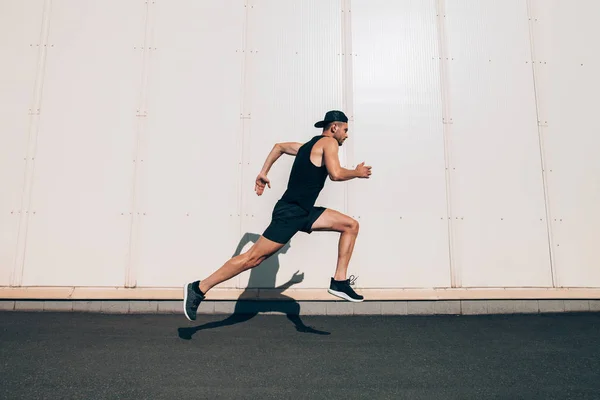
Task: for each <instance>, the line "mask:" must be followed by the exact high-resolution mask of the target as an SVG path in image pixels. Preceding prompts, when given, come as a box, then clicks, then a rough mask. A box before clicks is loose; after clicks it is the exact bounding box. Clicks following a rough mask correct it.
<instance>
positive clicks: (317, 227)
mask: <svg viewBox="0 0 600 400" xmlns="http://www.w3.org/2000/svg"><path fill="white" fill-rule="evenodd" d="M354 224H356V220H355V219H354V218H352V217H349V216H348V215H346V214H343V213H341V212H339V211H336V210H332V209H330V208H328V209H326V210H325V211H324V212H323V214H321V216H320V217H319V218H318V219H317V220H316V221H315V222H314V224H312V230H313V231H335V232H343V231H345V230H347V229H348V228H350V227H352V226H353V225H354Z"/></svg>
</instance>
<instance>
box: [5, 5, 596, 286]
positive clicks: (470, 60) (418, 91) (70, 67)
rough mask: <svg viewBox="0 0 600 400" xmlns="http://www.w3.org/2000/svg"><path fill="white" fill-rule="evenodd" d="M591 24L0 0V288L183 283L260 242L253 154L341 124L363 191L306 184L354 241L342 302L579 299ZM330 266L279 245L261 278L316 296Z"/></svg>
mask: <svg viewBox="0 0 600 400" xmlns="http://www.w3.org/2000/svg"><path fill="white" fill-rule="evenodd" d="M598 15H600V6H599V5H598V4H597V2H595V1H594V0H587V1H586V0H577V1H574V2H565V1H559V0H552V1H546V0H529V1H526V0H510V1H507V0H484V1H474V0H402V1H397V2H392V1H385V0H369V1H367V0H227V1H223V0H201V1H196V0H176V1H168V2H167V1H165V0H154V1H143V0H135V1H134V0H129V1H125V2H123V1H117V0H102V1H92V0H77V1H75V0H28V1H17V0H0V52H1V54H2V60H3V62H2V63H0V187H1V188H2V196H0V285H4V286H9V285H10V286H40V285H41V286H111V287H123V286H127V287H134V286H137V287H175V286H179V285H181V284H182V283H183V282H185V281H188V280H191V279H197V278H202V277H203V276H206V275H207V274H209V273H211V272H212V271H213V270H214V269H216V268H218V267H219V266H220V265H221V264H222V263H223V262H224V261H226V260H227V259H228V258H229V257H230V256H231V255H232V254H233V253H234V251H235V249H236V247H238V245H239V244H240V240H241V239H242V238H243V237H244V234H245V233H254V234H261V233H262V232H263V230H264V229H265V227H266V226H267V225H268V223H269V221H270V215H271V211H272V207H273V205H274V204H275V202H276V201H277V199H278V198H279V197H280V196H281V195H282V193H283V191H284V190H285V187H286V185H287V178H288V174H289V169H290V167H291V165H292V162H293V159H292V158H291V157H289V156H285V155H284V156H282V158H281V159H280V160H279V161H278V162H277V163H276V164H275V166H274V167H273V168H272V170H271V173H270V178H271V181H272V189H270V190H267V192H266V193H265V195H263V196H262V197H257V196H256V195H255V194H254V191H253V187H254V179H255V177H256V174H257V173H258V172H259V170H260V168H261V167H262V164H263V162H264V160H265V157H266V156H267V154H268V153H269V151H270V150H271V148H272V146H273V144H274V143H275V142H278V141H306V140H308V139H309V138H310V137H312V136H313V135H317V134H319V133H320V132H319V131H318V130H317V129H315V128H313V127H312V124H313V123H314V122H315V121H317V120H318V119H320V118H321V117H322V116H323V114H324V112H325V111H327V110H329V109H343V110H344V111H346V113H347V114H348V115H349V116H350V119H351V121H350V139H349V140H348V141H347V142H346V143H345V145H344V146H343V147H342V149H341V152H340V159H341V161H342V163H343V164H344V165H346V166H347V167H354V166H355V165H356V164H357V163H360V162H362V161H365V162H366V163H367V164H369V165H372V166H373V176H372V178H371V179H370V180H355V181H351V182H347V183H335V182H327V184H326V187H325V190H324V191H323V193H322V195H321V196H320V198H319V199H318V204H319V205H323V206H327V207H332V208H335V209H337V210H340V211H342V212H344V213H347V214H349V215H351V216H353V217H354V218H356V219H357V220H358V221H359V222H360V224H361V233H360V235H359V239H358V242H357V245H356V248H355V254H354V256H353V258H352V261H351V266H350V271H349V273H351V274H355V275H359V276H360V279H359V280H358V284H359V286H361V287H368V288H414V287H552V286H561V287H563V286H571V287H572V286H576V287H600V269H598V268H597V265H598V264H599V261H600V250H598V246H597V243H598V242H599V241H600V228H599V227H600V208H599V206H598V204H600V185H599V184H598V182H599V179H600V178H599V177H600V162H599V161H598V157H597V156H596V153H597V150H598V149H599V148H600V142H599V139H598V137H599V135H598V134H599V133H600V132H598V127H597V126H596V125H597V124H595V110H597V109H598V106H600V104H599V100H598V97H597V93H598V92H599V89H600V78H599V77H598V74H597V73H596V74H595V73H594V72H595V71H597V70H599V67H600V65H599V64H600V49H599V45H598V44H597V41H596V40H595V38H596V37H598V36H599V34H600V27H599V25H598V24H596V23H595V17H597V16H598ZM242 245H243V246H244V247H245V248H247V247H248V246H249V244H248V243H242ZM290 247H291V249H290ZM288 249H290V251H289V252H288ZM336 255H337V236H336V235H335V234H330V233H322V232H315V233H313V234H311V235H305V234H302V233H301V234H299V235H297V236H296V237H295V238H294V239H293V240H292V241H291V243H290V246H286V248H284V250H283V251H282V252H281V253H280V254H277V255H276V256H275V257H274V258H273V259H272V260H271V261H270V263H269V265H268V266H267V267H268V268H271V270H270V271H271V272H272V273H277V272H278V274H277V278H276V284H277V285H279V284H281V283H284V282H287V281H288V280H289V278H290V277H291V276H292V275H293V273H294V272H295V271H301V272H304V274H305V275H304V281H303V282H302V283H300V284H298V285H296V286H295V287H299V288H303V287H304V288H319V287H325V286H326V285H327V284H328V279H329V277H330V276H331V275H332V273H333V271H334V267H335V262H336ZM272 285H273V282H271V281H269V280H268V279H263V280H262V281H261V280H260V279H258V280H257V279H256V278H253V279H252V280H251V278H250V272H246V273H244V274H242V275H240V276H239V277H237V278H235V279H232V280H231V281H230V282H226V283H224V284H223V285H222V287H231V288H234V287H247V286H252V287H256V286H259V287H262V286H272Z"/></svg>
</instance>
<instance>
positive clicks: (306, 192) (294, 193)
mask: <svg viewBox="0 0 600 400" xmlns="http://www.w3.org/2000/svg"><path fill="white" fill-rule="evenodd" d="M324 137H325V136H322V135H319V136H315V137H313V138H312V139H311V140H310V141H309V142H307V143H305V144H303V145H302V146H301V147H300V149H299V150H298V154H296V159H295V160H294V165H293V166H292V171H291V173H290V179H289V181H288V186H287V190H286V191H285V193H284V194H283V196H282V197H281V200H283V201H285V202H288V203H294V204H298V205H299V206H300V207H302V208H303V209H304V210H306V211H307V212H310V210H311V209H312V207H313V206H314V205H315V202H316V201H317V197H319V193H320V192H321V190H322V189H323V187H324V186H325V180H326V179H327V168H326V166H325V163H323V165H322V166H320V167H317V166H316V165H314V164H313V163H312V162H311V161H310V152H311V151H312V148H313V146H314V145H315V143H317V142H318V141H319V140H320V139H323V138H324Z"/></svg>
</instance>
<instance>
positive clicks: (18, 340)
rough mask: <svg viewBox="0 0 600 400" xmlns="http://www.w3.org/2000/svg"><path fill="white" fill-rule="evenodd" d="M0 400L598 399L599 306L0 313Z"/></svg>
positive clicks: (599, 394) (599, 370) (599, 368)
mask: <svg viewBox="0 0 600 400" xmlns="http://www.w3.org/2000/svg"><path fill="white" fill-rule="evenodd" d="M0 377H1V381H0V398H2V399H328V400H330V399H365V398H369V399H528V400H531V399H544V400H547V399H600V314H598V313H587V314H543V315H504V316H348V317H339V316H336V317H333V316H329V317H326V316H314V317H308V316H303V317H301V318H291V319H288V318H286V316H285V315H262V314H259V315H257V316H255V317H253V318H249V317H248V316H243V315H236V316H233V317H231V316H230V317H227V316H219V315H203V316H199V319H198V320H197V321H195V322H189V321H187V320H186V319H185V317H183V315H180V316H178V315H105V314H85V313H48V312H45V313H24V312H4V313H0Z"/></svg>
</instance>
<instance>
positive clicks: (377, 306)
mask: <svg viewBox="0 0 600 400" xmlns="http://www.w3.org/2000/svg"><path fill="white" fill-rule="evenodd" d="M182 307H183V305H182V302H181V301H176V300H88V301H86V300H76V301H73V300H0V311H35V312H40V311H50V312H92V313H105V314H181V313H183V308H182ZM563 312H600V300H596V299H593V300H546V299H544V300H433V301H431V300H423V301H421V300H415V301H365V302H362V303H351V302H346V301H246V300H244V301H226V300H210V301H209V300H206V301H204V302H202V304H201V305H200V308H199V310H198V313H199V314H233V313H263V314H296V315H298V314H299V315H485V314H543V313H563Z"/></svg>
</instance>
